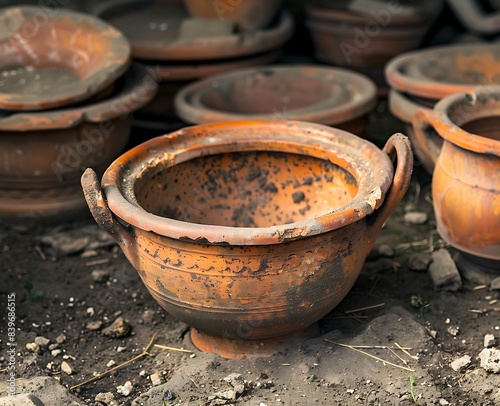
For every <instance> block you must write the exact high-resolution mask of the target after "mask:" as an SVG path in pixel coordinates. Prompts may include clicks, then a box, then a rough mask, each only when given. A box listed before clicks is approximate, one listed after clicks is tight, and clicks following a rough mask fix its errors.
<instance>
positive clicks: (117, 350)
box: [116, 347, 127, 352]
mask: <svg viewBox="0 0 500 406" xmlns="http://www.w3.org/2000/svg"><path fill="white" fill-rule="evenodd" d="M126 349H127V347H118V348H117V349H116V352H123V351H125V350H126Z"/></svg>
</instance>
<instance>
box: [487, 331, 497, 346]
mask: <svg viewBox="0 0 500 406" xmlns="http://www.w3.org/2000/svg"><path fill="white" fill-rule="evenodd" d="M496 342H497V340H496V338H495V336H494V335H493V334H486V335H485V336H484V348H491V347H494V346H495V344H496Z"/></svg>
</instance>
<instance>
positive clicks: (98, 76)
mask: <svg viewBox="0 0 500 406" xmlns="http://www.w3.org/2000/svg"><path fill="white" fill-rule="evenodd" d="M37 13H43V15H44V16H46V17H47V19H48V22H47V23H46V24H50V22H51V21H52V22H54V21H62V20H68V21H70V22H71V23H72V24H73V25H74V26H75V31H76V32H75V34H74V35H77V32H78V30H77V29H76V28H78V26H80V25H81V23H85V25H84V26H86V27H90V28H91V29H92V32H95V33H99V36H100V37H101V38H102V40H103V41H104V40H105V43H107V44H108V46H107V48H106V49H103V50H101V51H100V53H101V54H103V55H105V59H104V62H103V63H102V64H101V65H102V66H101V67H99V68H98V69H96V70H95V71H93V72H91V74H90V75H88V76H86V77H85V78H83V79H79V80H77V81H75V82H72V83H69V84H67V85H65V86H64V87H62V88H59V89H57V91H56V92H48V93H47V92H46V93H43V94H40V93H37V94H32V93H28V94H18V93H11V92H1V91H0V108H2V109H6V110H20V111H23V110H47V109H51V108H56V107H61V106H67V105H70V104H72V103H76V102H79V101H82V100H84V99H86V98H90V97H92V96H93V95H95V94H96V93H98V92H99V91H101V90H103V89H104V88H106V87H107V86H109V85H111V84H112V83H113V82H114V81H115V80H116V79H117V78H118V77H120V76H121V75H123V74H124V73H125V72H126V71H127V69H128V68H129V67H130V65H131V62H132V61H131V47H130V44H129V42H128V40H127V39H126V38H125V36H124V35H123V34H122V33H121V32H120V31H118V30H117V29H116V28H114V27H113V26H111V25H110V24H108V23H107V22H105V21H103V20H101V19H99V18H97V17H95V16H92V15H89V14H86V13H82V12H78V11H73V10H67V9H63V10H59V11H58V12H57V13H56V14H54V15H53V13H52V12H50V13H49V12H48V11H47V9H46V8H44V7H37V6H24V5H23V6H14V7H6V8H2V9H0V19H1V20H2V21H3V20H4V19H7V18H9V17H8V16H9V15H13V16H14V18H15V16H16V15H17V16H19V17H20V18H22V20H21V21H20V22H19V25H18V26H17V27H16V32H10V33H9V34H7V35H5V36H3V37H2V38H0V41H1V43H2V44H4V45H6V44H8V43H9V41H12V38H14V37H16V35H19V36H21V35H22V34H21V33H20V31H19V30H21V29H22V27H23V26H24V25H23V24H25V22H26V21H28V22H29V21H30V19H31V18H34V17H35V16H36V15H37ZM56 27H57V25H54V24H53V25H52V28H53V30H54V33H53V34H52V35H57V30H56ZM87 29H88V28H87ZM80 35H81V34H80ZM24 41H26V40H24ZM28 41H29V39H28ZM21 48H22V49H24V48H25V46H23V47H21ZM2 49H5V50H6V49H8V48H6V47H3V48H2ZM95 52H97V51H95ZM61 89H62V90H63V91H61Z"/></svg>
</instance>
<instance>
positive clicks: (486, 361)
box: [479, 348, 500, 374]
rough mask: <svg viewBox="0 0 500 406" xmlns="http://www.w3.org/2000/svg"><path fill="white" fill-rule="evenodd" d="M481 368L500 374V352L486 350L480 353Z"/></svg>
mask: <svg viewBox="0 0 500 406" xmlns="http://www.w3.org/2000/svg"><path fill="white" fill-rule="evenodd" d="M479 359H480V360H481V368H484V369H485V370H486V371H488V372H493V373H494V374H498V373H500V350H497V349H496V348H485V349H484V350H483V351H481V352H480V353H479Z"/></svg>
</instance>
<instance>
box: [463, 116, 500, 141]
mask: <svg viewBox="0 0 500 406" xmlns="http://www.w3.org/2000/svg"><path fill="white" fill-rule="evenodd" d="M461 127H462V129H463V130H465V131H467V132H469V133H471V134H476V135H480V136H482V137H485V138H490V139H492V140H496V141H500V116H492V117H484V118H478V119H475V120H471V121H468V122H466V123H463V124H462V125H461Z"/></svg>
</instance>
